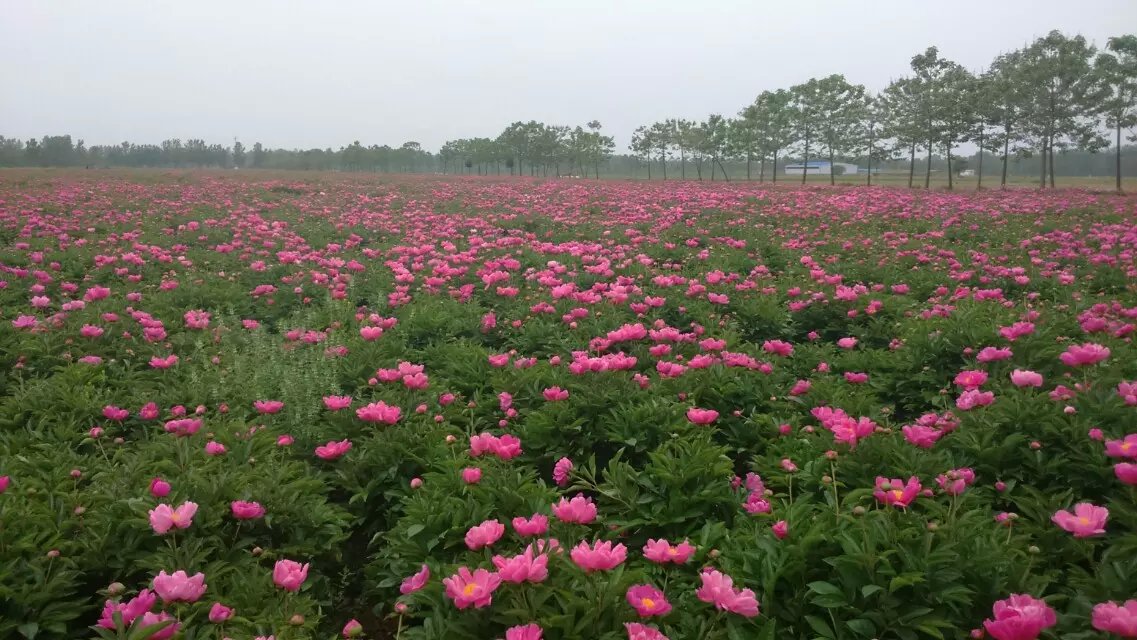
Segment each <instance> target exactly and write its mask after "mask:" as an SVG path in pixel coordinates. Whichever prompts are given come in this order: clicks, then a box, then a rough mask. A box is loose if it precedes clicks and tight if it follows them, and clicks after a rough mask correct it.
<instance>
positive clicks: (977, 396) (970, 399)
mask: <svg viewBox="0 0 1137 640" xmlns="http://www.w3.org/2000/svg"><path fill="white" fill-rule="evenodd" d="M993 402H995V394H994V393H993V392H991V391H979V390H978V389H967V390H966V391H964V392H963V393H961V394H959V398H957V399H956V401H955V406H956V407H958V408H959V409H960V410H962V411H970V410H972V409H974V408H975V407H986V406H987V405H989V404H991V403H993Z"/></svg>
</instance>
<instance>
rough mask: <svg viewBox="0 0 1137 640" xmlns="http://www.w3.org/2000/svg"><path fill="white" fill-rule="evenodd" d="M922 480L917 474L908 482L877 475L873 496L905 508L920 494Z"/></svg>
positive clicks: (883, 501) (886, 502)
mask: <svg viewBox="0 0 1137 640" xmlns="http://www.w3.org/2000/svg"><path fill="white" fill-rule="evenodd" d="M922 488H923V487H922V486H921V485H920V480H919V479H917V478H916V476H912V477H910V478H908V482H907V483H905V482H904V481H902V480H900V479H899V478H897V479H891V480H890V479H888V478H885V477H882V476H877V477H876V489H875V490H874V491H873V496H874V497H875V498H876V499H877V500H879V501H880V502H882V503H884V504H886V505H889V506H893V507H900V508H904V507H907V506H908V505H909V504H911V503H912V501H913V500H915V499H916V497H917V496H919V495H920V489H922Z"/></svg>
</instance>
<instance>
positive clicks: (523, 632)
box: [505, 622, 542, 640]
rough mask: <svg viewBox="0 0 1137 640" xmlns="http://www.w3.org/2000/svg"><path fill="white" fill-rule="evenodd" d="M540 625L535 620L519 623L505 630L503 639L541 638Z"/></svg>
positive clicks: (528, 639) (533, 639)
mask: <svg viewBox="0 0 1137 640" xmlns="http://www.w3.org/2000/svg"><path fill="white" fill-rule="evenodd" d="M541 633H542V631H541V627H540V625H538V624H537V623H535V622H530V623H529V624H519V625H517V626H514V627H510V628H508V629H506V630H505V640H541Z"/></svg>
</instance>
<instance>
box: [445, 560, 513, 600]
mask: <svg viewBox="0 0 1137 640" xmlns="http://www.w3.org/2000/svg"><path fill="white" fill-rule="evenodd" d="M442 584H444V585H446V597H448V598H450V599H451V600H453V601H454V606H456V607H458V608H459V609H465V608H467V607H469V606H471V605H473V607H474V608H475V609H481V608H482V607H486V606H489V605H490V603H492V602H493V592H494V590H496V589H497V588H498V586H499V585H500V584H501V578H500V577H498V575H497V574H496V573H490V572H489V571H486V570H485V569H477V570H476V571H474V572H473V573H471V572H470V570H469V569H467V568H466V567H459V568H458V573H457V574H455V575H452V576H450V577H449V578H443V579H442Z"/></svg>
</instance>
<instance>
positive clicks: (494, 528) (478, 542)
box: [466, 520, 505, 551]
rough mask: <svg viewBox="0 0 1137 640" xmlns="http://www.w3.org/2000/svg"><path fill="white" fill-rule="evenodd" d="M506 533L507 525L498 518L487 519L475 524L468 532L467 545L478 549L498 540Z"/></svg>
mask: <svg viewBox="0 0 1137 640" xmlns="http://www.w3.org/2000/svg"><path fill="white" fill-rule="evenodd" d="M504 534H505V525H504V524H502V523H500V522H498V521H497V520H486V521H485V522H482V523H481V524H478V525H474V526H472V527H470V529H469V530H468V531H467V532H466V547H468V548H469V549H470V550H471V551H477V550H478V549H481V548H482V547H488V546H490V545H492V544H493V543H495V542H497V541H498V540H499V539H500V538H501V536H502V535H504Z"/></svg>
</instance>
